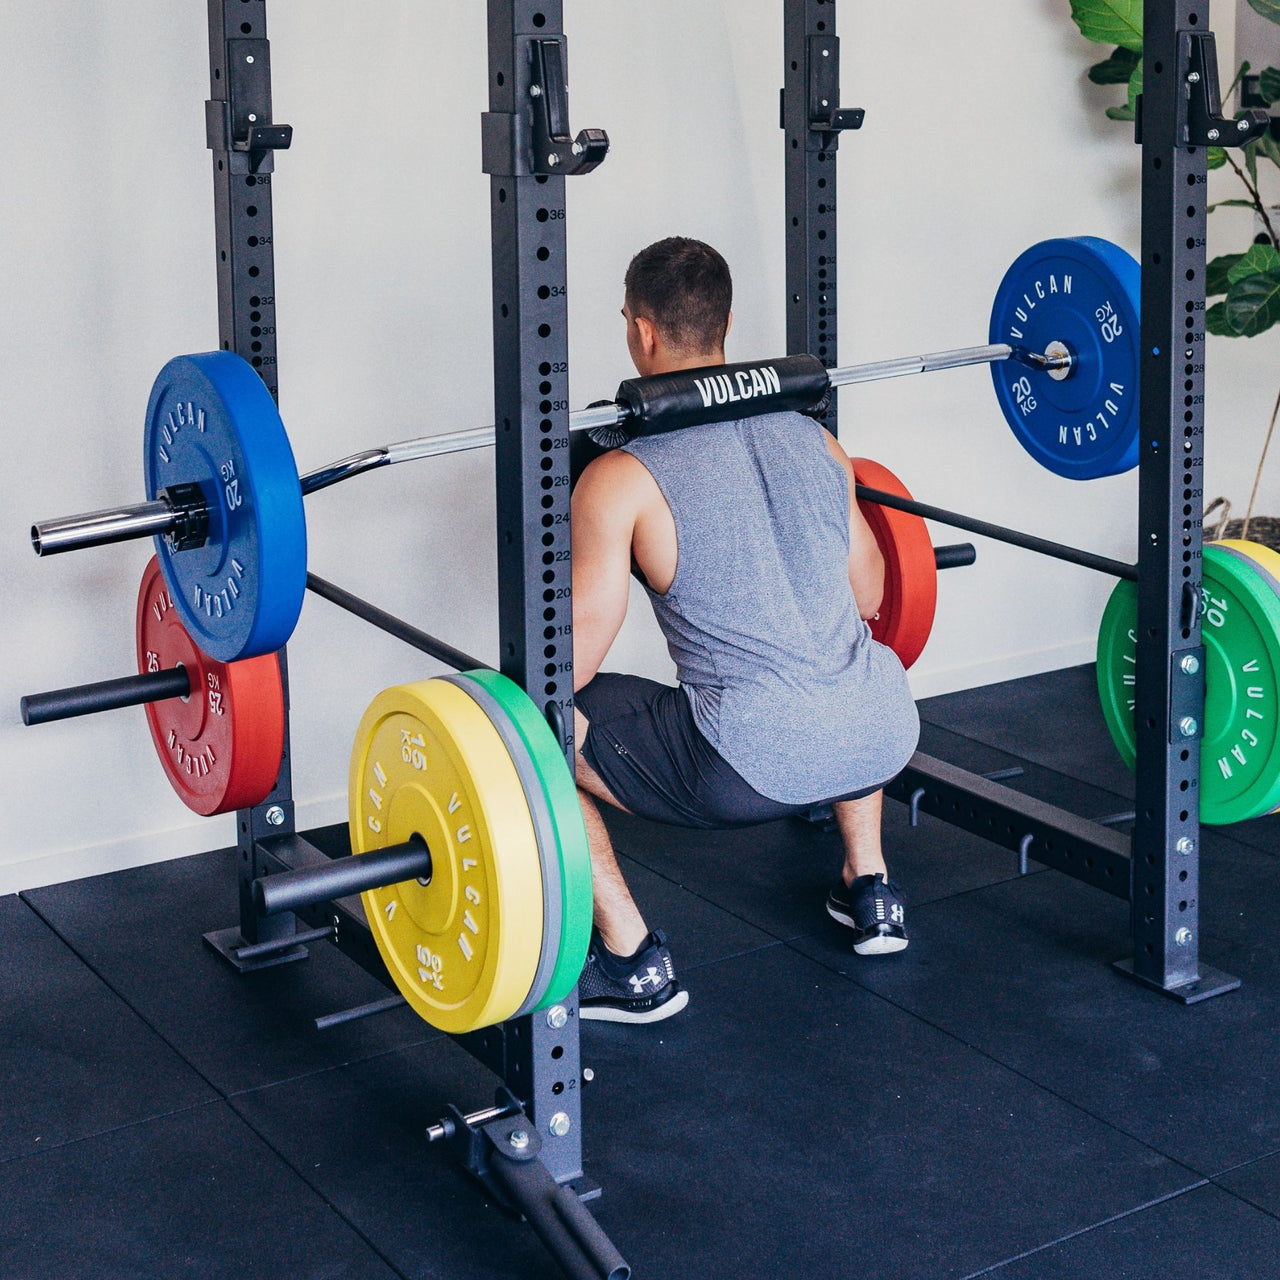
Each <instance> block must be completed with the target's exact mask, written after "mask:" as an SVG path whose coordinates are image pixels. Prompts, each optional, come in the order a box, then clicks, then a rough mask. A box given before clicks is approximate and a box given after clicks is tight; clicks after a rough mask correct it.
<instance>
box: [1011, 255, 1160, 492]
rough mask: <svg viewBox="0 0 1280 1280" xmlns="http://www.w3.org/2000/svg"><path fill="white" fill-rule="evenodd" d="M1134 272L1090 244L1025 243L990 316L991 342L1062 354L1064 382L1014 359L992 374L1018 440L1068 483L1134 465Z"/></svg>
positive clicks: (1137, 285) (1128, 263)
mask: <svg viewBox="0 0 1280 1280" xmlns="http://www.w3.org/2000/svg"><path fill="white" fill-rule="evenodd" d="M1140 295H1141V281H1140V269H1139V267H1138V264H1137V263H1136V262H1135V261H1134V260H1133V258H1132V257H1130V256H1129V254H1127V253H1126V252H1125V251H1124V250H1123V249H1121V248H1119V247H1118V246H1117V245H1114V244H1111V243H1110V242H1109V241H1107V240H1100V239H1098V238H1097V237H1095V236H1080V237H1077V238H1076V239H1071V240H1045V241H1042V242H1041V243H1040V244H1037V245H1032V247H1031V248H1030V249H1028V250H1027V251H1026V252H1025V253H1024V254H1022V255H1021V256H1020V257H1019V258H1018V259H1017V261H1016V262H1014V264H1013V266H1011V267H1010V268H1009V270H1008V271H1007V272H1006V273H1005V277H1004V279H1003V280H1002V281H1001V282H1000V287H999V289H998V290H997V291H996V299H995V305H994V306H993V307H992V308H991V330H990V333H991V337H990V341H991V342H993V343H1008V344H1009V345H1010V346H1013V347H1018V348H1022V349H1025V350H1028V351H1032V352H1035V353H1037V354H1040V355H1043V354H1045V353H1047V352H1050V351H1051V349H1057V350H1060V349H1061V348H1063V347H1065V348H1066V350H1067V351H1068V352H1069V353H1070V354H1071V356H1072V359H1073V364H1072V366H1071V368H1070V369H1069V370H1068V371H1067V372H1066V376H1062V372H1061V371H1059V372H1058V376H1057V377H1055V376H1054V375H1053V374H1052V373H1049V372H1046V371H1044V370H1040V369H1033V368H1030V367H1029V366H1027V365H1025V364H1022V363H1020V362H1019V361H1017V360H1006V361H1002V362H1000V363H998V364H993V365H992V366H991V377H992V380H993V381H994V382H995V388H996V398H997V399H998V400H999V402H1000V409H1001V412H1002V413H1003V414H1004V416H1005V421H1007V422H1008V424H1009V426H1010V427H1011V428H1012V429H1013V434H1014V435H1015V436H1017V438H1018V442H1019V443H1020V444H1021V445H1022V447H1023V448H1024V449H1026V451H1027V452H1028V453H1029V454H1030V455H1031V456H1032V457H1033V458H1034V459H1035V460H1036V461H1037V462H1039V463H1040V464H1041V465H1042V466H1045V467H1048V469H1049V470H1050V471H1052V472H1054V473H1056V474H1057V475H1060V476H1066V477H1067V478H1068V479H1071V480H1093V479H1096V478H1097V477H1099V476H1111V475H1118V474H1119V473H1120V472H1122V471H1129V470H1131V469H1132V468H1133V467H1135V466H1137V465H1138V357H1139V342H1140V337H1141V335H1140V332H1139V322H1138V317H1139V302H1140Z"/></svg>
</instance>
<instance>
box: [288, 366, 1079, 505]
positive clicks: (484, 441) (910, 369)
mask: <svg viewBox="0 0 1280 1280" xmlns="http://www.w3.org/2000/svg"><path fill="white" fill-rule="evenodd" d="M1005 360H1018V361H1019V362H1021V363H1024V364H1029V365H1032V366H1033V367H1034V368H1037V369H1043V370H1050V369H1070V368H1071V365H1072V363H1073V361H1072V357H1071V356H1069V355H1068V356H1050V355H1041V354H1039V353H1038V352H1034V351H1024V350H1023V349H1021V348H1019V347H1012V346H1010V345H1009V344H1008V343H1003V342H1000V343H994V344H992V345H989V346H984V347H958V348H956V349H955V350H953V351H934V352H931V353H929V354H926V355H919V356H901V357H899V358H897V359H894V360H874V361H870V362H868V363H865V364H851V365H844V366H843V367H841V368H837V369H832V370H830V371H829V372H828V375H827V376H828V378H829V380H830V383H831V385H832V386H833V387H847V386H852V385H853V384H854V383H858V382H882V381H884V380H886V379H888V378H905V377H909V376H910V375H912V374H916V373H935V372H939V371H941V370H943V369H962V368H965V367H967V366H969V365H976V364H1000V363H1002V362H1003V361H1005ZM627 417H628V413H627V411H626V409H624V408H623V406H622V405H619V404H616V403H610V404H607V405H601V406H598V407H597V408H594V409H575V410H574V411H573V412H572V413H571V414H570V415H569V430H570V431H591V430H593V429H595V428H597V427H616V426H619V425H620V424H622V423H624V422H625V421H626V420H627ZM493 443H494V430H493V428H492V427H476V428H474V429H473V430H469V431H451V432H447V433H444V434H441V435H434V436H419V437H417V438H416V439H413V440H403V441H401V442H400V443H399V444H389V445H383V446H382V447H381V448H380V449H367V450H365V451H364V452H363V453H354V454H352V455H351V456H350V457H349V458H343V459H342V460H341V461H339V462H333V463H330V464H329V465H328V466H326V467H321V468H319V469H318V470H316V471H312V472H309V473H308V474H307V475H305V476H303V477H302V492H303V493H315V492H316V490H317V489H327V488H328V487H329V486H330V485H332V484H338V483H339V482H340V481H343V480H349V479H350V478H351V477H352V476H357V475H361V474H362V473H363V472H365V471H372V470H374V469H375V468H377V467H387V466H394V465H395V464H397V463H400V462H416V461H418V460H419V459H421V458H434V457H439V456H440V455H442V454H447V453H462V452H464V451H466V450H469V449H488V448H492V446H493Z"/></svg>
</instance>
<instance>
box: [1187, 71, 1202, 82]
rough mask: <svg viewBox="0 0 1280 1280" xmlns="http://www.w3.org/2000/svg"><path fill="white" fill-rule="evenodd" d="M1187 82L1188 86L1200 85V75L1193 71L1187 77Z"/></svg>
mask: <svg viewBox="0 0 1280 1280" xmlns="http://www.w3.org/2000/svg"><path fill="white" fill-rule="evenodd" d="M1187 82H1188V83H1189V84H1199V83H1200V73H1199V72H1198V71H1193V72H1191V73H1190V75H1188V76H1187Z"/></svg>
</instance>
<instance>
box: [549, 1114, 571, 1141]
mask: <svg viewBox="0 0 1280 1280" xmlns="http://www.w3.org/2000/svg"><path fill="white" fill-rule="evenodd" d="M547 1128H548V1129H550V1130H551V1132H552V1134H553V1135H554V1136H555V1137H557V1138H563V1137H564V1135H565V1134H566V1133H568V1132H569V1130H570V1129H572V1128H573V1122H572V1121H571V1120H570V1119H569V1117H568V1116H567V1115H565V1113H564V1112H563V1111H557V1112H556V1113H555V1115H553V1116H552V1117H551V1122H550V1123H549V1124H548V1125H547Z"/></svg>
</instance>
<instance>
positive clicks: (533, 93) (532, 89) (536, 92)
mask: <svg viewBox="0 0 1280 1280" xmlns="http://www.w3.org/2000/svg"><path fill="white" fill-rule="evenodd" d="M529 97H531V98H540V97H542V86H541V85H540V84H531V85H530V86H529Z"/></svg>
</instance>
